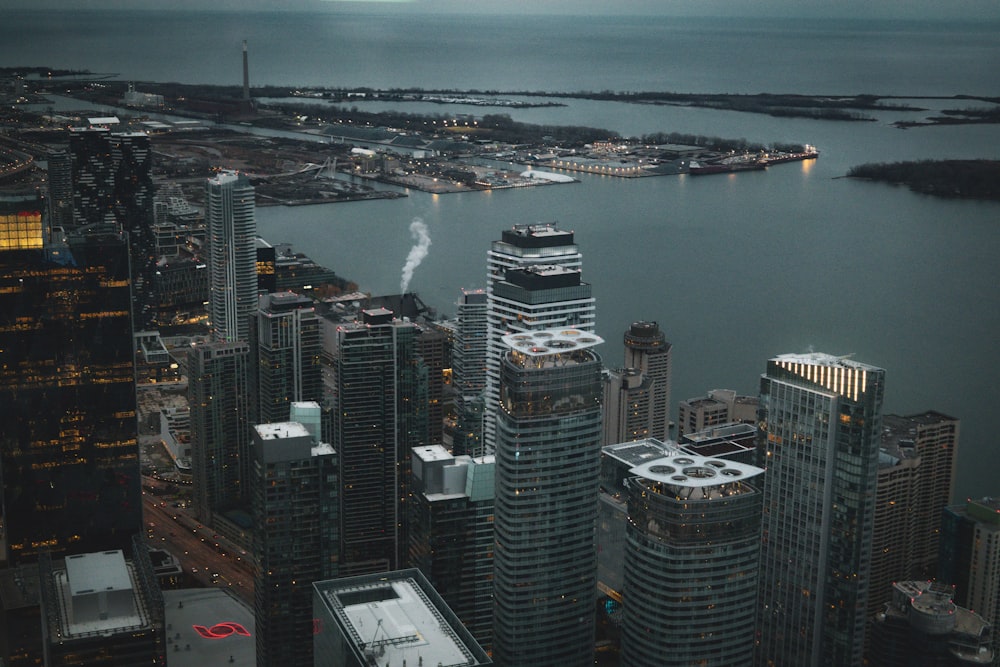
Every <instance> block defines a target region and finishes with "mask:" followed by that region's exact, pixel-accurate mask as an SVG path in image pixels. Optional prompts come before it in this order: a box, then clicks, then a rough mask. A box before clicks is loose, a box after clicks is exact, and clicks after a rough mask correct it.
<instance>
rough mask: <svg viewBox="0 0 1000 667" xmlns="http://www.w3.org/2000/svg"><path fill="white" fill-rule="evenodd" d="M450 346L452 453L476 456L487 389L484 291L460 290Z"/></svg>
mask: <svg viewBox="0 0 1000 667" xmlns="http://www.w3.org/2000/svg"><path fill="white" fill-rule="evenodd" d="M455 305H456V307H457V308H458V316H457V317H456V323H455V337H454V343H453V346H452V363H451V367H452V386H453V387H454V388H455V393H456V396H455V413H456V423H455V435H454V441H453V446H452V451H454V453H455V454H478V453H480V452H482V445H483V404H484V401H483V392H484V391H485V389H486V334H487V325H486V314H487V304H486V290H483V289H478V290H462V296H461V297H459V299H458V302H457V303H456V304H455Z"/></svg>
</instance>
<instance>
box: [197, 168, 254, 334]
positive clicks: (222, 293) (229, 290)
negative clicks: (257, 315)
mask: <svg viewBox="0 0 1000 667" xmlns="http://www.w3.org/2000/svg"><path fill="white" fill-rule="evenodd" d="M205 226H206V229H207V232H208V270H209V308H210V311H209V312H210V315H211V317H212V329H213V331H214V332H215V339H216V340H218V341H222V342H235V341H246V340H247V336H248V335H249V331H250V316H251V315H252V314H253V313H254V311H255V310H256V309H257V248H256V244H255V239H256V236H257V222H256V219H255V218H254V189H253V186H252V185H250V181H249V180H248V179H247V177H246V176H245V175H243V174H238V173H236V172H234V171H224V172H221V173H220V174H218V175H217V176H213V177H212V178H210V179H208V184H207V196H206V206H205Z"/></svg>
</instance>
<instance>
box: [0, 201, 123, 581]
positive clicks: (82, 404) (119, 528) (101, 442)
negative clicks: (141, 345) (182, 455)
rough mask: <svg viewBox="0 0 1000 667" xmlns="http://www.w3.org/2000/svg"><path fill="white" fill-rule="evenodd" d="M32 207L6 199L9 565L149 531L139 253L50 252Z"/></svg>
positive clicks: (97, 242)
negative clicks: (138, 349) (136, 281)
mask: <svg viewBox="0 0 1000 667" xmlns="http://www.w3.org/2000/svg"><path fill="white" fill-rule="evenodd" d="M41 211H42V206H41V203H40V202H38V200H37V199H36V198H35V197H34V196H32V197H29V198H23V197H4V198H0V368H3V369H4V371H3V373H2V374H0V405H3V406H4V413H5V415H6V420H5V423H4V426H3V428H2V429H0V471H2V488H3V512H4V516H3V526H4V537H5V540H4V550H3V551H4V553H3V556H4V558H5V559H6V560H7V562H8V564H9V565H12V566H15V565H17V564H19V563H23V562H33V561H34V560H35V559H36V556H37V554H38V553H39V552H40V551H43V550H45V551H48V552H50V553H51V554H52V555H53V556H54V557H61V556H63V555H66V554H76V553H83V552H91V551H103V550H108V549H124V550H127V549H129V548H130V547H131V543H132V542H131V540H132V536H133V535H134V534H136V533H138V532H140V531H141V528H142V506H141V494H140V490H141V489H140V481H139V456H138V455H139V451H138V445H137V424H136V395H135V391H136V390H135V366H134V359H133V349H134V348H133V341H132V326H131V300H130V293H129V286H130V276H129V256H128V247H127V245H126V241H125V238H124V236H123V235H122V234H120V233H118V232H117V231H114V230H112V229H109V230H107V232H106V233H102V232H99V231H94V232H92V233H81V234H77V233H70V234H68V235H67V236H66V237H65V238H62V237H61V238H59V239H56V240H54V241H50V240H49V239H48V238H47V237H48V235H47V233H46V230H45V229H43V220H42V212H41Z"/></svg>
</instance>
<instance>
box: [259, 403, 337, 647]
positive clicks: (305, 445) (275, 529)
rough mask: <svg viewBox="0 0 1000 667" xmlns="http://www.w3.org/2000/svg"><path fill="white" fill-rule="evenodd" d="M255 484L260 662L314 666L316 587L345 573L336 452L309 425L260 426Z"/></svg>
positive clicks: (312, 405)
mask: <svg viewBox="0 0 1000 667" xmlns="http://www.w3.org/2000/svg"><path fill="white" fill-rule="evenodd" d="M295 405H296V406H301V408H302V409H310V410H311V411H312V412H313V413H314V417H315V420H316V421H317V422H318V419H319V412H320V408H319V405H317V404H315V403H304V404H303V403H296V404H295ZM294 412H295V411H294V410H293V411H292V413H294ZM292 413H290V416H292V417H296V416H297V415H295V414H292ZM317 426H318V424H314V426H313V428H314V429H315V428H316V427H317ZM251 486H252V487H253V488H252V492H251V496H252V499H253V500H252V506H253V517H254V538H253V544H254V558H255V559H256V562H257V566H258V567H257V569H256V574H255V577H254V615H255V618H256V642H257V664H258V665H259V666H260V667H299V666H301V667H308V666H311V665H312V664H313V657H312V655H313V651H312V649H313V646H312V639H313V621H312V585H313V582H316V581H322V580H325V579H331V578H333V577H336V576H338V574H339V572H338V567H337V565H338V552H337V548H338V545H337V531H338V529H339V521H338V515H337V496H338V485H337V470H336V453H335V452H334V450H333V448H332V447H331V446H330V445H328V444H322V443H320V442H319V441H318V439H317V438H316V435H315V434H314V433H313V432H310V430H309V428H307V427H306V425H304V424H303V423H301V422H298V421H288V422H281V423H274V424H261V425H258V426H255V427H254V432H253V476H252V482H251Z"/></svg>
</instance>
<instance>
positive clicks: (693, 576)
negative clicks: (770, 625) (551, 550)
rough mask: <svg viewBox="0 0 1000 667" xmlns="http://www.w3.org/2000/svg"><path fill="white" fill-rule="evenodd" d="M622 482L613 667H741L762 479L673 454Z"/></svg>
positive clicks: (752, 603)
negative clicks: (616, 665)
mask: <svg viewBox="0 0 1000 667" xmlns="http://www.w3.org/2000/svg"><path fill="white" fill-rule="evenodd" d="M629 472H630V474H631V475H633V476H632V477H631V478H629V479H628V480H627V482H626V488H627V494H628V523H627V524H626V526H627V527H626V531H627V544H626V548H625V588H624V599H625V608H624V620H623V622H622V664H625V665H629V667H642V666H649V667H654V666H655V667H661V666H663V667H666V666H668V665H677V666H681V665H685V666H686V665H706V666H708V665H716V666H718V667H729V666H730V665H748V664H750V663H751V661H752V659H753V637H754V615H755V612H756V609H757V566H758V558H759V556H760V517H761V514H760V503H761V493H760V490H759V488H758V486H759V485H758V484H757V481H756V480H755V479H754V478H755V477H757V476H758V475H760V473H762V472H763V470H761V469H760V468H757V467H754V466H749V465H745V464H742V463H735V462H733V461H727V460H725V459H718V458H706V457H702V456H694V455H690V454H685V453H683V452H681V451H680V450H674V451H673V453H672V454H670V455H668V456H664V457H662V458H658V459H654V460H652V461H647V462H645V463H643V464H641V465H639V466H636V467H635V468H632V469H631V470H630V471H629Z"/></svg>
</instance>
